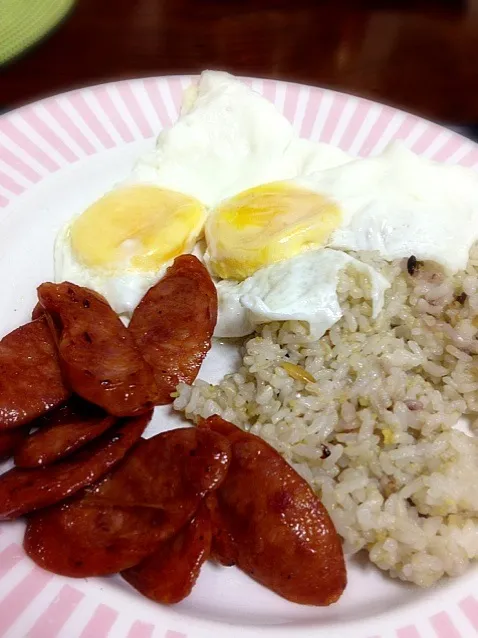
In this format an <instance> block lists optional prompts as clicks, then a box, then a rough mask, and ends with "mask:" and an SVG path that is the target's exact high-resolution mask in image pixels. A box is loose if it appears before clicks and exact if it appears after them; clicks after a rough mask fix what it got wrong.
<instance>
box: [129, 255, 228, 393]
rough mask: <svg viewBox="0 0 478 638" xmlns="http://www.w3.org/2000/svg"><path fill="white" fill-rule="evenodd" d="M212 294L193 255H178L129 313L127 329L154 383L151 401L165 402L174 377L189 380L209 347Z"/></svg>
mask: <svg viewBox="0 0 478 638" xmlns="http://www.w3.org/2000/svg"><path fill="white" fill-rule="evenodd" d="M216 320H217V293H216V288H215V286H214V284H213V282H212V280H211V277H210V275H209V273H208V272H207V270H206V268H205V267H204V266H203V265H202V264H201V262H200V261H199V260H198V259H197V258H196V257H194V256H193V255H181V256H180V257H177V258H176V259H175V260H174V264H173V265H172V266H171V267H170V268H168V270H167V272H166V275H165V276H164V277H163V278H162V279H161V280H160V281H159V282H158V283H157V284H156V285H155V286H153V287H152V288H151V289H150V290H149V291H148V292H147V293H146V295H145V297H144V298H143V299H142V301H141V302H140V303H139V305H138V306H137V308H136V310H135V311H134V313H133V317H132V319H131V322H130V324H129V330H130V332H131V333H132V335H133V336H134V338H135V341H136V343H137V344H138V346H139V348H140V350H141V352H142V353H143V356H144V358H145V359H146V361H147V362H148V363H149V364H150V365H151V367H152V369H153V372H154V375H155V378H156V384H157V386H158V391H159V395H158V399H157V404H158V405H163V404H166V403H171V402H172V398H171V393H172V392H173V391H174V390H175V388H176V386H177V385H178V383H179V382H180V381H184V382H185V383H189V384H190V383H192V382H193V381H194V379H195V378H196V376H197V374H198V372H199V368H200V367H201V364H202V362H203V359H204V357H205V356H206V354H207V353H208V351H209V350H210V348H211V338H212V333H213V331H214V327H215V325H216Z"/></svg>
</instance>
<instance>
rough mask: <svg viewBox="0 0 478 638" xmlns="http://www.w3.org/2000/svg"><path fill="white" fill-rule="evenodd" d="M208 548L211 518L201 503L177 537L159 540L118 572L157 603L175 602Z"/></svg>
mask: <svg viewBox="0 0 478 638" xmlns="http://www.w3.org/2000/svg"><path fill="white" fill-rule="evenodd" d="M210 549H211V520H210V517H209V513H208V510H207V508H206V506H205V505H204V504H202V505H201V506H200V508H199V510H198V511H197V513H196V516H195V517H194V518H193V520H192V521H191V522H190V523H189V524H188V525H186V527H184V528H183V529H182V530H181V531H180V532H179V534H178V535H177V536H175V537H174V538H171V539H170V540H169V541H166V542H165V543H162V544H161V545H160V546H159V549H157V550H156V551H155V552H154V554H152V555H151V556H148V557H147V558H145V559H144V560H143V561H142V562H141V563H140V564H139V565H136V566H135V567H132V568H131V569H128V570H126V571H123V572H122V574H121V575H122V576H123V578H124V579H125V580H126V581H127V582H128V583H130V585H132V586H133V587H134V588H135V589H137V590H138V591H139V592H141V593H142V594H143V595H144V596H147V597H148V598H151V600H154V601H155V602H157V603H163V604H166V605H170V604H173V603H179V602H180V601H181V600H183V599H184V598H186V597H187V596H189V594H190V593H191V590H192V588H193V587H194V584H195V583H196V581H197V579H198V576H199V572H200V570H201V567H202V565H203V564H204V562H205V561H206V560H207V558H208V556H209V552H210Z"/></svg>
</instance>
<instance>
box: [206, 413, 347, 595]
mask: <svg viewBox="0 0 478 638" xmlns="http://www.w3.org/2000/svg"><path fill="white" fill-rule="evenodd" d="M201 427H208V428H210V429H212V430H213V431H215V432H218V433H220V434H222V435H223V436H227V437H228V439H229V441H230V442H231V445H232V461H231V465H230V468H229V472H228V475H227V477H226V479H225V481H224V483H223V484H222V485H221V486H220V487H219V489H218V490H217V491H216V492H215V495H216V496H217V506H218V508H219V512H220V517H221V518H220V520H221V521H222V524H223V525H225V527H226V532H227V534H228V536H229V538H232V539H233V541H234V543H235V545H236V547H235V552H236V556H235V558H236V559H237V565H238V567H240V568H241V569H242V570H243V571H245V572H246V573H247V574H249V575H250V576H251V577H252V578H254V579H255V580H257V581H258V582H260V583H262V584H263V585H265V586H266V587H268V588H269V589H272V590H273V591H275V592H276V593H277V594H279V595H280V596H283V597H284V598H286V599H287V600H290V601H292V602H295V603H301V604H305V605H330V604H331V603H333V602H335V601H336V600H338V598H339V597H340V595H341V594H342V592H343V590H344V588H345V585H346V572H345V563H344V557H343V552H342V545H341V542H340V539H339V536H338V534H337V532H336V531H335V528H334V526H333V523H332V521H331V519H330V518H329V515H328V514H327V512H326V510H325V508H324V507H323V505H322V503H321V502H320V500H319V499H318V497H317V496H316V495H315V494H314V493H313V491H312V490H311V488H310V487H309V485H308V484H307V483H306V482H305V481H304V479H302V478H301V477H300V476H299V475H298V474H297V473H296V472H295V471H294V470H293V469H292V468H291V467H290V466H289V465H288V464H287V463H286V461H284V459H283V458H282V457H281V456H280V455H279V454H278V453H277V452H276V451H275V450H274V449H273V448H272V447H271V446H270V445H268V444H267V443H266V442H265V441H263V440H262V439H260V438H258V437H256V436H254V435H252V434H249V433H247V432H243V431H242V430H240V429H239V428H236V427H235V426H234V425H232V424H231V423H228V422H226V421H224V420H223V419H221V418H220V417H218V416H213V417H210V418H209V419H207V420H206V421H205V422H203V423H202V424H201ZM229 557H230V556H229Z"/></svg>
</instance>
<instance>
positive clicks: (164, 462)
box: [89, 428, 231, 512]
mask: <svg viewBox="0 0 478 638" xmlns="http://www.w3.org/2000/svg"><path fill="white" fill-rule="evenodd" d="M230 460H231V447H230V443H229V441H228V440H227V439H226V438H225V437H223V436H220V435H219V434H217V433H216V432H209V431H208V430H199V429H197V428H179V429H176V430H169V431H168V432H162V433H161V434H157V435H156V436H154V437H152V438H150V439H147V440H143V441H141V442H140V443H139V445H138V446H137V447H136V448H135V450H134V451H133V452H132V453H131V454H130V455H129V456H128V458H127V459H126V460H125V461H124V463H122V464H121V466H120V467H118V468H117V469H116V470H115V472H113V474H112V475H111V476H109V477H107V478H105V479H104V480H103V481H102V482H101V483H99V484H98V485H97V486H95V487H94V488H92V489H91V490H90V491H89V492H90V497H89V498H90V501H91V502H97V503H101V502H106V503H110V504H114V505H141V506H143V507H160V508H162V509H164V510H166V511H168V512H174V511H176V510H181V509H183V508H184V507H185V504H188V503H189V502H192V503H193V509H194V510H195V509H196V508H197V506H198V505H199V502H200V500H201V499H202V498H203V496H204V495H205V494H206V493H207V492H209V491H211V490H214V489H216V488H217V487H218V486H219V485H220V484H221V483H222V482H223V481H224V479H225V478H226V475H227V471H228V468H229V463H230ZM187 509H189V505H187Z"/></svg>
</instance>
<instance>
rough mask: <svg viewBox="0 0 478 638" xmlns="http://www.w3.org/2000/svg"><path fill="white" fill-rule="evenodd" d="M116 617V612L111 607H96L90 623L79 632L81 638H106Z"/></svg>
mask: <svg viewBox="0 0 478 638" xmlns="http://www.w3.org/2000/svg"><path fill="white" fill-rule="evenodd" d="M117 617H118V612H117V611H114V609H111V607H107V606H106V605H98V607H97V608H96V610H95V613H94V614H93V616H92V617H91V619H90V621H89V622H88V624H87V625H86V627H85V628H84V629H83V631H82V632H81V638H106V637H107V636H108V633H109V631H110V629H111V627H112V626H113V624H114V622H115V620H116V618H117Z"/></svg>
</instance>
